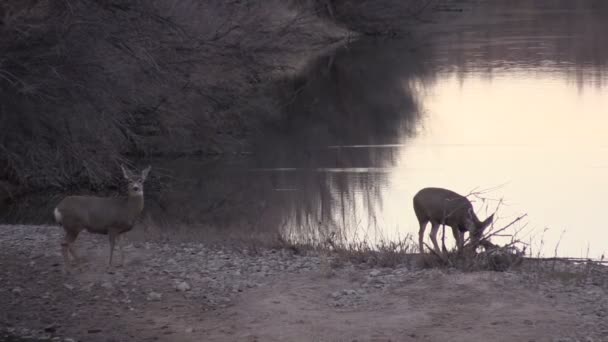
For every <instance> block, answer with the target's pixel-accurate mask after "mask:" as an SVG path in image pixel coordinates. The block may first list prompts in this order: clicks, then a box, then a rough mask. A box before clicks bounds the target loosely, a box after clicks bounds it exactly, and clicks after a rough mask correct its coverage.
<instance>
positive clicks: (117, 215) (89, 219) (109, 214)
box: [53, 166, 150, 267]
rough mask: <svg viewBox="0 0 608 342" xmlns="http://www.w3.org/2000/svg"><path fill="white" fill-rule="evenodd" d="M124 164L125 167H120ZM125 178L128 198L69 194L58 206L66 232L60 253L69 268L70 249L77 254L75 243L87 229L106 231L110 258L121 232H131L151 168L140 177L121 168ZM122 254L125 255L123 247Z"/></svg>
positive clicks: (57, 211) (56, 213) (110, 263)
mask: <svg viewBox="0 0 608 342" xmlns="http://www.w3.org/2000/svg"><path fill="white" fill-rule="evenodd" d="M121 167H122V166H121ZM122 170H123V175H124V177H125V178H126V179H127V180H128V182H129V187H128V189H129V190H128V196H126V197H97V196H68V197H66V198H64V199H63V200H62V201H61V202H60V203H59V204H58V205H57V207H56V208H55V210H54V212H53V214H54V216H55V220H56V221H57V223H59V224H61V226H62V227H63V229H64V231H65V233H66V235H65V239H64V241H63V242H62V243H61V253H62V255H63V258H64V262H65V264H66V267H69V257H68V252H69V253H70V254H71V255H72V257H73V258H74V259H78V257H77V256H76V253H75V250H74V247H73V244H74V241H75V240H76V238H77V237H78V234H79V233H80V232H81V231H83V230H87V231H88V232H90V233H94V234H105V235H108V236H109V241H110V261H109V265H110V266H111V265H112V257H113V254H114V245H115V243H116V241H117V240H118V239H119V237H120V235H121V234H123V233H126V232H128V231H130V230H131V229H132V228H133V226H134V225H135V221H136V220H137V218H138V217H139V214H140V213H141V212H142V210H143V208H144V192H143V183H144V181H145V179H146V177H147V175H148V172H149V171H150V167H148V168H146V169H145V170H144V171H143V172H142V174H141V177H137V176H135V175H133V174H132V173H130V172H129V171H127V170H126V169H125V168H122ZM120 250H121V257H122V256H123V253H122V247H121V248H120Z"/></svg>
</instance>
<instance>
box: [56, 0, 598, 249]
mask: <svg viewBox="0 0 608 342" xmlns="http://www.w3.org/2000/svg"><path fill="white" fill-rule="evenodd" d="M461 2H465V3H466V1H464V0H463V1H461ZM468 9H470V12H466V11H465V12H463V13H462V14H457V15H454V14H450V15H452V16H455V18H454V21H453V24H451V25H448V26H445V25H443V24H442V25H443V26H436V27H434V28H432V30H430V31H427V32H426V33H424V34H417V35H414V36H413V37H411V39H408V40H405V41H390V42H386V41H360V42H356V43H353V44H350V45H348V46H345V47H342V48H340V49H337V50H336V51H333V52H331V53H328V54H326V55H324V56H320V57H319V58H317V59H315V60H313V61H311V62H310V63H308V64H307V65H306V66H305V67H304V68H303V70H301V71H300V72H299V73H298V74H297V76H294V77H293V78H291V79H286V80H284V81H282V83H281V84H279V85H278V87H277V88H278V89H279V90H278V93H279V98H280V99H281V102H282V103H281V105H282V106H283V107H284V117H283V118H282V119H276V120H274V121H273V122H268V123H267V124H266V125H265V127H264V128H263V129H262V133H261V134H260V136H258V137H256V139H255V140H254V144H253V146H252V147H251V154H250V155H249V156H248V157H247V158H242V157H239V158H235V159H234V160H222V161H221V162H219V163H201V162H198V161H196V160H192V159H178V160H156V161H151V162H152V163H153V164H154V165H155V171H154V177H156V179H155V180H156V182H153V183H151V185H150V187H149V190H148V188H147V189H146V191H147V197H149V199H150V201H148V204H147V209H146V210H147V212H148V213H149V214H150V217H151V221H150V222H155V223H160V224H161V225H164V226H175V224H174V223H172V222H175V220H179V221H180V222H183V223H186V224H187V226H188V227H195V228H194V229H196V228H198V229H200V230H201V231H204V232H205V234H207V235H208V236H211V235H213V233H214V232H215V231H217V233H221V235H222V236H226V235H231V234H234V235H238V236H242V235H250V236H256V237H260V236H263V235H266V234H267V235H269V236H276V234H277V232H283V233H284V234H286V235H288V236H289V237H291V238H303V239H310V238H313V239H314V238H321V237H322V236H324V235H325V234H328V232H331V231H333V232H337V233H339V234H340V235H341V236H342V237H344V238H346V239H348V240H350V241H357V240H364V239H365V240H369V241H372V242H373V241H374V240H376V239H381V238H382V239H397V238H400V237H403V236H405V235H406V234H408V233H414V234H416V233H417V229H418V228H417V222H416V219H415V218H414V214H413V210H412V204H411V201H412V197H413V195H414V194H415V193H416V192H417V191H418V190H419V189H420V188H422V187H426V186H443V187H447V188H450V189H452V190H455V191H457V192H460V193H462V194H466V193H468V192H469V191H471V190H473V189H476V188H481V189H483V188H494V187H496V186H498V185H502V186H501V187H499V188H497V189H494V190H493V191H492V192H490V193H489V194H487V197H489V200H488V201H487V202H485V203H482V202H481V201H480V200H477V201H476V203H475V204H474V205H475V206H476V208H482V207H483V209H482V210H484V211H491V210H493V209H494V208H495V207H496V206H497V205H498V203H499V201H498V199H501V198H503V199H504V200H505V202H504V203H503V204H502V206H501V210H500V212H499V219H498V220H497V222H496V223H497V225H499V226H500V225H503V224H505V223H507V222H509V221H510V220H511V219H513V218H515V217H517V216H518V215H519V214H521V213H528V214H529V220H528V228H529V229H528V230H526V231H525V232H523V233H522V235H521V236H520V238H523V239H525V240H526V241H528V240H532V241H533V244H532V246H531V248H532V250H533V251H542V252H543V253H544V254H546V255H553V253H554V249H555V247H556V245H557V244H558V242H559V240H560V237H561V243H560V244H559V249H558V254H559V255H566V256H575V257H576V256H585V255H586V254H587V253H589V255H590V256H594V257H597V256H599V255H601V254H602V253H604V252H605V251H606V250H607V249H608V247H607V246H606V245H603V244H602V241H605V240H606V239H607V238H608V230H605V229H602V228H601V226H602V219H601V218H600V217H601V214H600V213H602V212H603V209H604V203H605V202H606V201H604V197H605V194H606V191H608V190H607V189H608V177H606V176H605V175H606V168H608V153H607V152H608V135H606V133H605V132H608V115H606V114H607V112H606V110H605V108H608V91H607V89H606V82H607V81H608V76H607V73H606V70H607V68H608V66H607V65H608V45H606V44H604V38H603V35H604V32H608V22H607V21H605V20H603V18H605V17H606V15H608V2H605V1H593V0H579V1H567V2H564V1H543V2H529V1H524V0H518V1H513V0H509V1H506V0H502V1H485V2H484V1H476V2H475V4H474V5H471V6H470V7H469V8H468ZM46 201H47V202H48V198H47V199H46ZM483 204H485V206H483ZM45 213H50V209H49V210H46V211H45ZM489 213H490V212H481V213H480V216H482V217H486V216H487V215H488V214H489ZM49 217H50V215H49ZM164 221H166V222H164ZM163 223H166V224H163ZM546 227H549V228H551V229H550V230H548V231H546V232H545V228H546ZM190 229H193V228H190ZM563 230H566V233H564V234H563V236H562V231H563ZM205 237H206V238H207V236H205ZM448 240H449V239H448ZM541 240H543V241H544V245H543V246H540V241H541ZM587 246H589V249H588V250H587Z"/></svg>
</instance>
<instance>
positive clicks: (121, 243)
mask: <svg viewBox="0 0 608 342" xmlns="http://www.w3.org/2000/svg"><path fill="white" fill-rule="evenodd" d="M124 241H125V239H123V238H122V237H121V236H120V235H116V243H117V244H118V251H119V252H120V263H119V264H118V266H122V265H123V264H124V262H125V252H124V249H123V247H124V244H125V242H124Z"/></svg>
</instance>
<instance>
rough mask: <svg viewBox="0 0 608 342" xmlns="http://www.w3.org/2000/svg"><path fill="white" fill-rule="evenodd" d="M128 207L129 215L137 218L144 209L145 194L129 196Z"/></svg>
mask: <svg viewBox="0 0 608 342" xmlns="http://www.w3.org/2000/svg"><path fill="white" fill-rule="evenodd" d="M127 209H128V211H129V216H131V217H132V218H135V217H137V216H138V215H139V213H141V211H142V210H143V209H144V196H143V195H134V196H128V197H127Z"/></svg>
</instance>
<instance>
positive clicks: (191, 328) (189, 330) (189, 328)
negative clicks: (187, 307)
mask: <svg viewBox="0 0 608 342" xmlns="http://www.w3.org/2000/svg"><path fill="white" fill-rule="evenodd" d="M185 331H186V333H187V334H191V333H193V332H194V328H193V327H188V328H186V330H185Z"/></svg>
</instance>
